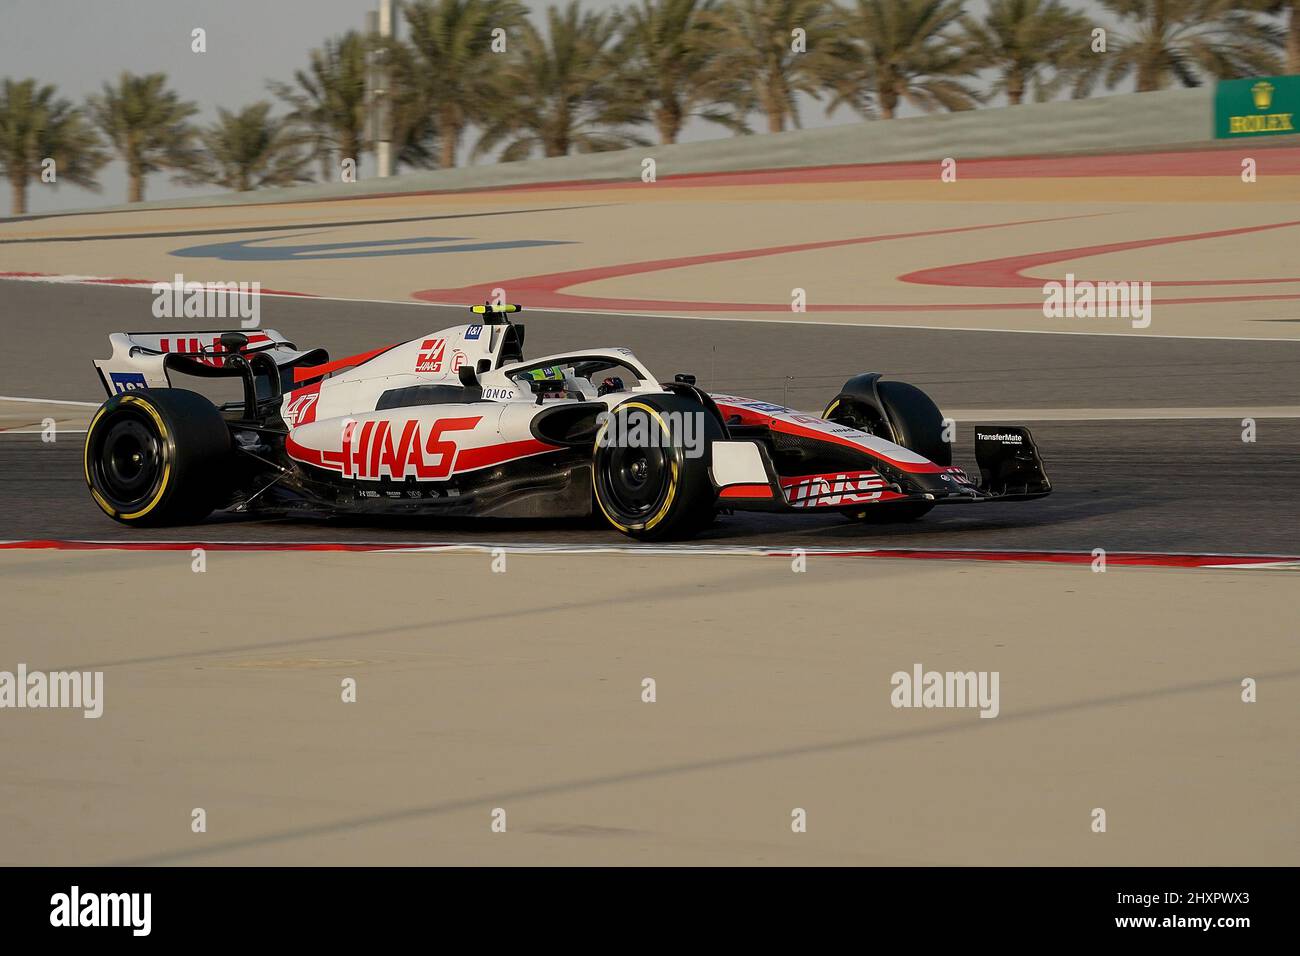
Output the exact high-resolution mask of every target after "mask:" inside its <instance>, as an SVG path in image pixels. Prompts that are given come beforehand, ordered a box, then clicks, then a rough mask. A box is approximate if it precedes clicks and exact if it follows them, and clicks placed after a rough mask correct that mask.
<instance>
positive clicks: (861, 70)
mask: <svg viewBox="0 0 1300 956" xmlns="http://www.w3.org/2000/svg"><path fill="white" fill-rule="evenodd" d="M962 5H963V0H857V6H856V7H855V8H853V9H851V10H849V11H847V12H846V13H845V15H844V16H845V20H846V24H847V30H848V35H849V37H850V40H851V43H852V44H853V52H852V53H851V54H850V55H849V56H848V57H847V58H846V66H845V68H844V69H843V70H842V71H841V72H840V73H839V75H838V76H837V77H836V78H835V79H834V80H833V81H832V84H833V89H835V91H836V96H835V99H833V100H832V101H831V104H830V109H834V108H835V107H836V106H838V105H839V104H840V103H847V104H849V106H851V107H852V108H853V109H855V110H856V111H858V112H859V113H861V114H862V115H864V116H870V115H872V108H873V103H872V100H873V98H874V100H875V102H876V103H877V104H878V105H879V108H880V115H881V116H882V117H884V118H885V119H893V118H894V116H895V115H896V113H897V111H898V106H899V104H900V103H902V102H907V103H910V104H911V105H912V106H915V107H917V108H918V109H922V110H925V111H926V112H930V111H932V110H934V109H938V108H943V109H946V110H968V109H973V108H974V107H975V106H976V105H977V104H978V103H979V102H980V99H981V97H980V94H979V93H978V92H976V91H975V90H974V89H973V88H972V87H971V86H969V85H968V84H967V82H966V80H967V78H971V77H974V75H975V74H976V72H977V71H978V69H979V66H980V63H981V59H982V57H983V54H982V53H981V52H979V51H976V50H974V49H972V48H971V47H970V46H968V45H967V44H964V43H962V42H960V41H959V40H958V39H957V37H956V35H955V33H953V32H952V29H951V28H953V27H955V26H956V25H957V24H958V23H959V22H960V20H961V16H962Z"/></svg>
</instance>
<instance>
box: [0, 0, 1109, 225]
mask: <svg viewBox="0 0 1300 956" xmlns="http://www.w3.org/2000/svg"><path fill="white" fill-rule="evenodd" d="M583 5H584V6H585V7H587V8H591V9H606V8H610V7H614V6H620V5H623V3H622V2H621V0H583ZM1071 5H1072V6H1075V7H1077V8H1080V9H1087V8H1090V7H1092V6H1093V4H1091V3H1090V2H1079V0H1075V2H1073V3H1071ZM528 6H529V8H530V10H532V11H533V16H534V18H535V19H536V17H537V14H538V12H539V11H543V10H545V7H546V4H545V3H539V2H536V0H531V2H529V3H528ZM377 7H378V0H0V77H13V78H25V77H35V78H37V79H38V80H40V81H41V82H44V83H53V84H55V85H56V86H57V87H58V90H59V93H60V95H62V96H65V97H68V98H70V99H72V100H74V101H77V102H80V101H82V100H83V99H84V98H85V97H86V96H87V95H88V94H91V93H97V92H99V90H100V88H101V86H102V84H103V83H104V81H106V80H109V79H111V78H113V77H116V76H117V74H119V73H120V72H122V71H123V70H130V71H131V72H133V73H149V72H163V73H166V74H167V75H168V77H169V79H170V82H171V85H172V88H174V89H175V90H176V91H177V92H178V93H179V94H180V95H181V96H182V97H183V98H184V99H189V100H193V101H195V102H196V103H197V104H198V105H199V107H200V114H199V116H198V119H199V121H200V122H209V121H211V120H212V119H213V118H214V117H215V115H216V108H217V107H218V106H224V107H226V108H237V107H241V106H244V105H247V104H249V103H252V102H254V101H256V100H259V99H270V100H274V97H272V96H271V94H270V93H269V92H268V91H267V89H266V81H267V80H268V79H279V80H285V81H288V80H290V79H292V75H293V71H294V70H295V69H298V68H300V67H302V66H305V64H306V61H307V54H308V51H309V50H311V49H312V48H313V47H316V46H319V45H320V42H321V41H322V40H323V39H325V38H326V37H331V36H335V35H338V34H340V33H343V32H345V31H346V30H349V29H354V28H356V29H360V28H363V27H364V25H365V16H366V11H367V10H371V9H376V8H377ZM967 8H968V10H969V11H970V12H971V13H973V14H978V13H981V12H982V11H983V8H984V4H983V3H982V2H980V0H971V2H969V3H968V5H967ZM195 27H203V28H204V29H205V30H206V31H207V52H206V53H202V54H199V53H193V52H191V50H190V42H191V40H190V31H192V30H193V29H194V28H195ZM995 105H997V104H995ZM801 113H802V118H803V122H804V125H805V126H806V127H813V126H825V125H830V124H836V123H851V122H859V121H860V120H859V118H858V117H857V116H856V115H855V114H853V113H851V112H849V111H848V110H840V111H839V112H837V113H836V115H834V116H833V117H831V118H830V119H827V118H826V117H825V116H824V115H823V111H822V107H821V106H819V105H817V104H815V103H811V102H809V103H806V104H804V107H803V108H802V110H801ZM905 115H906V114H905ZM753 125H754V128H755V129H759V128H761V122H756V123H754V124H753ZM726 135H730V134H728V133H727V132H726V131H725V130H724V129H722V128H721V127H718V126H713V125H711V124H708V123H704V122H699V121H697V122H694V123H692V124H691V125H690V126H689V127H688V128H687V129H686V131H685V133H684V134H683V137H682V138H683V139H686V140H691V139H706V138H713V137H718V136H726ZM369 168H370V163H369V160H366V161H363V164H362V169H361V174H362V175H363V176H365V175H366V174H367V172H368V170H369ZM99 178H100V182H101V183H102V185H103V190H102V192H100V193H98V194H95V193H91V192H88V191H86V190H83V189H79V188H77V187H76V186H72V185H62V186H58V187H52V186H50V185H46V184H42V183H40V182H39V181H37V182H33V184H32V186H31V187H30V190H29V207H30V212H33V213H39V212H49V211H54V210H59V209H75V208H81V207H87V206H96V205H102V204H116V203H121V202H124V201H125V199H126V176H125V171H124V169H123V167H122V164H121V163H120V162H114V163H113V164H112V165H110V166H108V167H106V168H105V169H104V171H103V172H102V173H101V174H100V177H99ZM213 191H215V187H211V186H207V187H201V188H198V189H191V188H186V187H183V186H178V185H175V184H173V183H172V182H171V181H170V178H169V177H168V176H167V175H165V174H154V175H152V176H150V177H149V179H148V182H147V186H146V193H145V198H146V199H167V198H173V197H176V196H183V195H188V194H197V193H201V192H213ZM7 198H8V196H7V191H4V190H0V201H6V203H5V206H4V208H3V209H0V215H8V205H7Z"/></svg>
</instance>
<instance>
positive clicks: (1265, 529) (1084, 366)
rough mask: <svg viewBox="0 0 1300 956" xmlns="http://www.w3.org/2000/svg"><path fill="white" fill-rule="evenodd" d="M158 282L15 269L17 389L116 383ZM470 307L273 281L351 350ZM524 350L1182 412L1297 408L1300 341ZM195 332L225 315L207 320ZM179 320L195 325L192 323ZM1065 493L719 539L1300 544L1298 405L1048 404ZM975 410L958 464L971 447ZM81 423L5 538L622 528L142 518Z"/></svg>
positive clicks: (745, 388)
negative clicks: (117, 494) (97, 361)
mask: <svg viewBox="0 0 1300 956" xmlns="http://www.w3.org/2000/svg"><path fill="white" fill-rule="evenodd" d="M151 303H152V297H151V296H150V294H149V292H148V290H144V289H127V288H114V287H103V286H76V285H51V284H42V283H24V282H3V283H0V329H3V330H4V334H5V336H6V340H7V341H6V346H5V348H4V349H3V350H0V394H3V395H18V396H29V397H37V398H44V399H61V400H83V401H100V400H102V398H103V395H102V394H101V390H100V387H99V385H98V382H97V378H96V376H95V375H94V372H93V369H92V366H91V364H90V363H91V359H93V358H102V357H104V356H105V355H107V341H106V336H107V334H108V333H109V332H112V331H125V330H131V329H139V328H153V327H156V326H157V323H158V320H157V319H155V318H154V317H153V316H152V314H151V312H150V306H151ZM464 315H465V313H464V312H463V311H462V310H459V309H450V308H440V307H437V306H429V305H420V304H404V303H392V304H389V303H366V302H344V301H337V300H323V299H308V298H280V297H265V298H264V299H263V300H262V324H263V325H264V326H267V327H271V328H275V329H278V330H279V331H281V332H282V333H284V334H285V335H286V336H288V337H289V338H290V339H292V340H293V341H295V342H296V343H297V344H298V345H299V346H303V347H307V346H323V347H325V348H327V349H328V350H329V351H330V353H331V355H333V356H335V357H338V356H343V355H347V354H351V353H354V352H358V351H362V350H364V349H367V348H373V347H374V346H376V345H381V344H387V343H391V342H398V341H404V340H406V339H410V338H414V337H415V336H417V335H420V334H422V333H425V332H429V331H432V330H436V329H439V328H443V327H445V326H448V325H452V324H458V323H459V322H461V321H463V320H464V318H463V317H464ZM524 318H525V320H526V323H527V327H528V333H527V341H526V352H527V354H529V355H542V354H546V353H548V352H553V351H559V350H562V349H566V348H570V347H575V346H579V345H582V344H599V345H625V346H628V347H631V348H632V349H633V350H634V351H635V352H636V353H637V355H638V356H639V357H641V358H642V359H643V360H644V361H645V362H646V363H647V364H648V365H649V366H650V368H652V369H654V370H655V371H656V372H657V374H659V375H660V377H661V378H668V377H669V376H671V375H672V374H673V373H674V372H679V371H689V372H693V373H695V374H696V375H698V376H699V380H700V384H701V385H702V386H704V387H705V388H709V389H712V390H716V391H728V392H735V393H740V394H743V395H748V396H751V397H754V398H759V399H765V400H771V401H781V402H785V403H788V404H790V405H792V406H794V407H799V408H805V409H816V408H820V407H821V406H822V405H823V404H824V403H825V402H826V401H827V400H828V399H829V398H830V397H832V396H833V395H834V393H835V392H836V390H837V389H838V387H839V385H840V384H842V383H843V381H844V380H845V379H847V378H848V377H849V376H851V375H853V374H856V373H857V372H860V371H866V370H875V371H882V372H885V373H886V374H887V375H888V376H889V377H891V378H896V379H901V380H905V381H909V382H912V383H913V384H916V385H918V386H921V387H923V388H924V389H925V390H926V391H928V392H929V393H930V394H931V395H932V396H933V397H934V398H935V399H936V401H938V402H939V404H940V406H941V407H945V406H946V407H950V408H978V407H986V408H1022V409H1033V408H1062V407H1067V408H1069V407H1073V408H1093V409H1117V410H1120V409H1125V408H1133V407H1140V408H1162V407H1168V408H1177V407H1205V406H1216V407H1218V406H1222V407H1233V408H1238V407H1242V408H1249V407H1250V406H1259V407H1266V406H1293V405H1296V404H1300V343H1296V344H1292V343H1285V342H1250V341H1224V340H1217V341H1211V340H1198V339H1175V338H1164V339H1161V338H1136V337H1127V336H1092V335H1052V334H1017V333H996V332H956V331H940V330H923V329H913V330H909V329H882V328H866V327H844V326H838V327H831V326H820V325H807V324H799V325H792V324H783V323H771V322H760V323H748V322H731V321H704V320H699V319H672V318H663V317H637V316H620V315H594V314H561V313H533V314H527V313H526V314H525V316H524ZM189 327H193V328H196V329H199V328H205V327H211V328H215V327H217V326H214V325H212V324H211V323H202V322H200V323H191V325H190V326H189ZM178 328H179V326H178ZM1032 428H1033V431H1034V434H1035V438H1036V439H1037V441H1038V443H1039V445H1040V448H1041V450H1042V453H1043V457H1044V460H1045V465H1046V468H1047V471H1048V474H1049V476H1050V477H1051V479H1052V481H1053V483H1054V485H1055V492H1054V494H1053V495H1052V496H1051V497H1049V498H1047V499H1044V500H1042V501H1037V502H1026V503H1018V504H1016V503H1007V504H988V505H973V506H965V507H962V506H952V507H948V508H940V509H937V510H936V511H935V512H932V513H931V515H929V516H928V517H927V518H926V519H924V520H922V521H921V522H919V523H917V524H914V525H907V526H889V527H867V526H860V525H856V524H853V523H850V522H848V521H846V520H844V519H842V518H840V517H839V516H836V515H756V514H750V515H745V514H737V515H724V516H722V517H721V518H720V519H719V521H718V522H717V523H716V524H715V525H714V526H713V527H712V528H711V529H710V530H709V531H708V532H706V533H705V534H704V535H703V536H701V537H700V538H699V539H697V540H698V542H699V543H701V544H707V545H752V546H774V547H780V546H800V547H809V548H816V547H836V548H838V547H944V548H987V549H1049V550H1056V549H1060V550H1088V551H1090V550H1092V549H1094V548H1105V549H1107V550H1109V551H1118V550H1124V551H1129V550H1132V551H1189V552H1221V553H1242V554H1293V553H1296V552H1297V551H1300V534H1297V529H1300V497H1298V496H1297V494H1296V489H1295V485H1294V475H1295V473H1296V467H1297V465H1300V421H1297V420H1294V419H1285V420H1284V419H1266V418H1260V419H1259V420H1258V423H1257V436H1256V439H1257V440H1256V441H1255V442H1254V443H1246V442H1243V441H1242V437H1241V426H1240V423H1239V422H1236V421H1233V420H1231V419H1205V420H1184V421H1165V420H1142V421H1086V422H1067V421H1047V422H1038V423H1035V424H1034V425H1033V426H1032ZM969 447H970V432H969V428H964V427H961V426H960V425H959V431H958V451H957V461H958V463H964V464H967V465H971V464H973V461H972V459H971V455H970V453H969ZM80 454H81V445H80V436H72V435H69V436H65V438H64V439H63V440H61V441H56V442H54V443H43V442H41V440H40V438H39V436H34V435H12V434H11V435H5V436H3V437H0V539H28V538H60V539H92V540H109V539H111V540H140V539H141V538H142V537H143V536H148V537H150V538H154V539H158V538H166V539H170V540H198V541H277V542H289V541H355V542H361V541H367V542H369V541H392V542H402V543H411V542H467V543H469V542H478V543H503V544H510V543H546V542H556V543H590V544H599V543H623V542H625V541H626V539H624V538H623V537H622V536H621V535H618V534H616V533H614V532H612V531H610V530H608V529H605V528H601V527H599V526H593V525H590V524H587V525H584V524H581V523H578V524H575V523H557V522H503V521H455V522H449V521H445V520H444V521H428V522H419V523H412V522H409V521H402V522H400V523H375V522H366V523H364V524H360V523H355V522H351V521H348V522H345V521H328V522H307V521H302V520H296V521H281V520H259V519H242V518H241V519H234V518H228V517H221V516H217V517H214V518H213V519H211V520H209V521H208V522H205V523H204V524H202V525H200V526H191V527H188V528H173V529H164V530H163V531H149V532H140V531H136V530H131V529H125V528H122V527H121V526H119V525H117V524H115V523H114V522H112V521H110V520H109V519H108V518H106V517H104V516H103V515H102V514H101V513H100V512H99V510H98V509H97V508H95V507H94V505H93V504H92V503H91V502H90V500H89V497H88V496H87V494H86V490H85V485H84V482H83V480H82V477H81V469H80Z"/></svg>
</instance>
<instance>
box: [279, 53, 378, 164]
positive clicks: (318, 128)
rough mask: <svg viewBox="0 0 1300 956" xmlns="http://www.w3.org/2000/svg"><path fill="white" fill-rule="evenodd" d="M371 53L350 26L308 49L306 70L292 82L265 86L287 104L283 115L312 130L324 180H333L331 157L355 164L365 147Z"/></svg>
mask: <svg viewBox="0 0 1300 956" xmlns="http://www.w3.org/2000/svg"><path fill="white" fill-rule="evenodd" d="M371 51H372V45H371V43H370V41H369V40H368V39H367V38H366V37H365V36H363V35H362V34H360V33H358V32H357V31H355V30H349V31H348V32H347V33H345V34H343V36H341V37H339V38H337V39H333V40H326V41H325V45H324V47H323V48H321V49H319V50H312V51H311V54H310V56H309V62H308V67H307V69H306V70H297V71H295V72H294V74H293V78H294V82H295V83H296V84H297V85H296V86H294V85H293V84H290V83H280V82H272V83H270V84H268V86H269V87H270V90H271V92H272V93H274V94H275V95H276V96H278V97H280V98H281V99H283V100H284V101H285V102H286V103H288V104H289V106H290V107H291V112H290V113H289V117H288V118H289V119H290V120H292V121H293V122H295V123H298V124H300V125H302V126H304V127H306V128H307V129H309V130H310V131H311V133H312V146H313V151H314V152H315V153H316V154H317V155H318V156H319V159H320V164H321V178H322V179H324V180H326V181H329V180H331V179H337V178H338V175H337V173H338V167H337V166H336V164H335V161H334V160H335V157H336V156H337V158H338V159H339V160H344V159H351V160H354V161H356V162H357V163H360V161H361V154H362V153H363V152H365V151H366V150H368V149H369V148H370V144H369V141H368V140H367V138H366V116H367V106H368V100H367V89H366V73H367V69H368V64H369V55H370V53H371Z"/></svg>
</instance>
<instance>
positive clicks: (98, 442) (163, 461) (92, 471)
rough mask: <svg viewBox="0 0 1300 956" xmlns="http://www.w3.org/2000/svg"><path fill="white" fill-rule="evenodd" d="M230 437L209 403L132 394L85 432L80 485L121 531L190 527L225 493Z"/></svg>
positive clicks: (107, 406)
mask: <svg viewBox="0 0 1300 956" xmlns="http://www.w3.org/2000/svg"><path fill="white" fill-rule="evenodd" d="M229 456H230V430H229V429H228V428H227V427H226V423H225V420H224V419H223V418H222V417H221V412H220V411H218V410H217V407H216V406H215V405H213V404H212V403H211V402H210V401H208V400H207V399H206V398H204V397H203V396H202V395H199V394H198V393H197V392H191V391H188V390H186V389H180V388H152V389H138V390H133V391H129V392H125V393H123V394H121V395H114V396H113V397H112V398H110V399H109V400H108V401H107V402H105V403H104V404H103V405H102V406H100V409H99V411H98V412H96V414H95V417H94V418H93V419H91V422H90V427H89V428H88V429H87V430H86V446H85V451H84V455H83V464H84V468H85V477H86V484H87V486H89V488H90V494H91V497H92V498H94V500H95V503H96V504H98V505H99V507H100V508H101V509H102V510H103V511H104V513H105V514H107V515H108V516H109V517H110V518H113V519H114V520H116V521H120V522H122V523H123V524H127V525H138V526H160V525H174V524H190V523H193V522H196V521H200V520H202V519H203V518H205V517H207V516H208V515H209V514H210V513H211V512H212V509H213V508H215V507H216V506H217V505H218V504H220V503H221V499H222V497H223V495H224V493H225V491H226V490H227V489H226V487H225V482H224V476H225V471H226V468H227V466H228V464H229Z"/></svg>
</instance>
